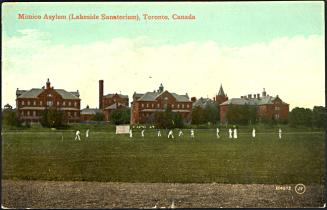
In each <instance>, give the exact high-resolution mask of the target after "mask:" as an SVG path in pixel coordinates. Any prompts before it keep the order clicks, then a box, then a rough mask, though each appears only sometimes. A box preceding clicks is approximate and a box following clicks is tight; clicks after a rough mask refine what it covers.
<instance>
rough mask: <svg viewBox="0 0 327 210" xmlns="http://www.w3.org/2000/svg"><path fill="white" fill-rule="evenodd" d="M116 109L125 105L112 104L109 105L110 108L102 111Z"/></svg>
mask: <svg viewBox="0 0 327 210" xmlns="http://www.w3.org/2000/svg"><path fill="white" fill-rule="evenodd" d="M118 107H126V105H125V104H122V103H117V104H116V103H114V104H111V105H110V106H107V107H106V108H104V109H117V108H118Z"/></svg>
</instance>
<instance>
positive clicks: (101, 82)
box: [99, 80, 103, 109]
mask: <svg viewBox="0 0 327 210" xmlns="http://www.w3.org/2000/svg"><path fill="white" fill-rule="evenodd" d="M102 97H103V80H99V109H102V108H103V107H102V105H103V103H102Z"/></svg>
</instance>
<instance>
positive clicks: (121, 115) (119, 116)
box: [110, 108, 131, 125]
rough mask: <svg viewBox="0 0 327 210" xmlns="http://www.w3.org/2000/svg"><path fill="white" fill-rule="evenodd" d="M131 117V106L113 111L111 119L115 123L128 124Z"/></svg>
mask: <svg viewBox="0 0 327 210" xmlns="http://www.w3.org/2000/svg"><path fill="white" fill-rule="evenodd" d="M130 117H131V110H130V109H129V108H120V109H116V110H114V111H113V112H111V114H110V121H111V122H112V123H113V124H115V125H122V124H128V123H129V122H130Z"/></svg>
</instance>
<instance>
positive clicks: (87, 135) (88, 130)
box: [85, 129, 90, 138]
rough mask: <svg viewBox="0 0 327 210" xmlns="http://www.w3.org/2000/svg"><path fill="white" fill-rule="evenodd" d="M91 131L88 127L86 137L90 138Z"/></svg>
mask: <svg viewBox="0 0 327 210" xmlns="http://www.w3.org/2000/svg"><path fill="white" fill-rule="evenodd" d="M89 132H90V129H87V130H86V133H85V137H86V138H89Z"/></svg>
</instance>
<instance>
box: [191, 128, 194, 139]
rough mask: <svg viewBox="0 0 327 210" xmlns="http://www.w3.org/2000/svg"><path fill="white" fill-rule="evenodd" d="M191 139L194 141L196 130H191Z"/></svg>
mask: <svg viewBox="0 0 327 210" xmlns="http://www.w3.org/2000/svg"><path fill="white" fill-rule="evenodd" d="M191 138H192V139H193V138H194V130H193V129H191Z"/></svg>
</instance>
